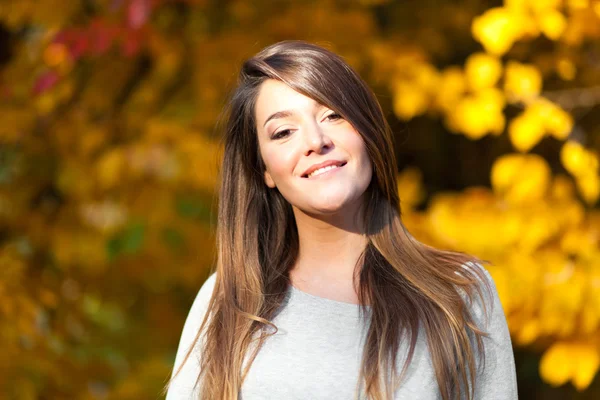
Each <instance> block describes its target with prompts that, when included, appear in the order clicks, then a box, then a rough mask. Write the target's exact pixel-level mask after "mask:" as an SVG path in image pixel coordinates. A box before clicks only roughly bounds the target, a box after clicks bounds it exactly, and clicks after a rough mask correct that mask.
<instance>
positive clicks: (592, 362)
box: [573, 344, 600, 391]
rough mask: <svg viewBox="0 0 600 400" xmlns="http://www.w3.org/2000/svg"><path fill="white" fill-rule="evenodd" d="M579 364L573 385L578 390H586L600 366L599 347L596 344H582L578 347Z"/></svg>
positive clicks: (575, 371) (574, 372)
mask: <svg viewBox="0 0 600 400" xmlns="http://www.w3.org/2000/svg"><path fill="white" fill-rule="evenodd" d="M576 358H577V365H576V367H575V370H574V371H573V386H575V388H576V389H577V390H578V391H582V390H585V389H586V388H587V387H588V386H589V385H590V383H592V380H593V379H594V376H595V375H596V373H597V372H598V367H599V366H600V356H599V354H598V347H597V346H594V345H588V344H581V345H579V346H577V349H576Z"/></svg>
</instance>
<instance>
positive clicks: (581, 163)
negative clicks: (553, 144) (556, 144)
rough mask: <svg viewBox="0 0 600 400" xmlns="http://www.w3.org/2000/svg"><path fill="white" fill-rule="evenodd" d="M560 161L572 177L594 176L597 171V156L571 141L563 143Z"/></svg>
mask: <svg viewBox="0 0 600 400" xmlns="http://www.w3.org/2000/svg"><path fill="white" fill-rule="evenodd" d="M560 161H561V162H562V165H563V166H564V167H565V169H566V170H567V171H569V173H571V174H572V175H573V176H576V177H578V176H585V175H589V174H595V173H597V171H598V156H597V155H596V154H595V153H592V152H590V151H588V150H587V149H586V148H585V147H583V145H581V144H580V143H577V142H575V141H573V140H569V141H567V142H565V144H564V145H563V146H562V148H561V151H560Z"/></svg>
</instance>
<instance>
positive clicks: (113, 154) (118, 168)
mask: <svg viewBox="0 0 600 400" xmlns="http://www.w3.org/2000/svg"><path fill="white" fill-rule="evenodd" d="M124 168H125V154H124V153H123V149H121V148H115V149H112V150H110V151H108V152H106V153H104V154H103V155H102V156H101V157H100V159H99V160H98V162H97V164H96V177H97V179H98V184H99V185H100V187H101V188H103V189H108V188H111V187H113V186H115V185H116V184H117V183H118V182H119V180H120V179H121V178H122V174H123V172H124Z"/></svg>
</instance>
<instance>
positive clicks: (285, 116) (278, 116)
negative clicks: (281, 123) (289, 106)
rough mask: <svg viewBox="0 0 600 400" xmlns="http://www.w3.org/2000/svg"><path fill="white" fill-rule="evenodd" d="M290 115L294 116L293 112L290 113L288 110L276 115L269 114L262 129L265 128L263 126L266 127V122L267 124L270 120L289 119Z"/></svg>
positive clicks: (278, 112)
mask: <svg viewBox="0 0 600 400" xmlns="http://www.w3.org/2000/svg"><path fill="white" fill-rule="evenodd" d="M292 115H294V112H293V111H290V110H283V111H277V112H276V113H273V114H271V115H270V116H269V118H267V120H266V121H265V123H264V124H263V128H264V127H265V125H267V122H269V121H270V120H272V119H278V118H288V117H291V116H292Z"/></svg>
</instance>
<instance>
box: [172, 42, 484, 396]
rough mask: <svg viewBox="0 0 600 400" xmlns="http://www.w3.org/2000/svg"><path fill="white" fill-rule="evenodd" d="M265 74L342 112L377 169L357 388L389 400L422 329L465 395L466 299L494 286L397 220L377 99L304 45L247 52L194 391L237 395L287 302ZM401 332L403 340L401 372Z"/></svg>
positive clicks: (474, 340) (470, 362)
mask: <svg viewBox="0 0 600 400" xmlns="http://www.w3.org/2000/svg"><path fill="white" fill-rule="evenodd" d="M267 79H276V80H279V81H281V82H283V83H285V84H287V85H288V86H290V87H291V88H292V89H294V90H296V91H297V92H299V93H301V94H303V95H305V96H308V97H310V98H312V99H314V100H315V101H317V102H319V103H320V104H323V105H325V106H327V107H329V108H331V109H333V110H335V111H336V112H337V113H339V114H340V115H341V116H342V117H343V118H345V119H346V120H347V121H348V122H349V123H351V124H352V125H353V126H354V128H355V129H356V130H357V131H358V132H359V133H360V135H361V136H362V138H363V140H364V142H365V145H366V148H367V151H368V154H369V157H370V160H371V162H372V165H373V176H372V180H371V183H370V185H369V187H368V188H367V193H366V196H365V204H364V205H363V207H364V211H365V212H364V213H363V215H364V218H365V220H364V226H365V227H367V230H366V237H367V239H368V244H367V246H366V248H365V250H364V252H363V254H362V256H361V258H360V260H359V262H358V263H357V268H359V269H358V270H357V271H358V272H359V273H358V278H359V283H358V288H359V289H358V293H357V294H358V298H359V302H360V303H361V311H362V315H366V314H367V312H366V309H367V306H366V304H367V303H368V304H369V305H370V307H371V311H370V313H369V314H370V325H369V330H368V332H367V336H366V341H365V348H364V350H363V357H362V364H361V376H360V379H359V386H360V387H362V388H363V389H364V393H365V394H366V395H367V397H368V398H370V399H391V398H393V392H394V391H395V390H396V388H397V387H398V385H400V384H401V380H402V377H403V375H404V373H405V371H406V369H407V367H408V365H409V364H410V362H411V360H412V358H413V354H414V349H415V346H416V341H417V335H418V332H419V330H420V329H419V328H420V327H421V328H422V329H423V330H424V332H425V334H426V337H427V343H428V348H429V352H430V355H431V359H432V363H433V367H434V369H435V374H436V378H437V382H438V385H439V389H440V393H441V395H442V398H443V399H444V400H450V399H458V398H467V399H472V398H473V389H474V387H475V379H476V376H477V371H478V368H479V367H481V364H479V363H478V362H477V360H478V357H476V355H477V354H478V355H479V356H480V357H481V356H482V355H483V341H482V336H486V333H485V332H483V331H481V330H480V329H479V328H478V327H477V325H476V324H475V322H474V319H473V317H472V315H471V314H470V312H469V308H468V306H467V299H468V301H469V302H470V301H472V300H473V297H474V296H475V295H477V296H478V298H479V300H481V302H482V303H483V290H482V285H481V283H482V282H483V283H485V284H484V285H483V287H486V286H487V288H488V290H489V289H490V288H489V285H487V280H486V278H485V276H484V272H483V270H482V269H480V268H468V267H467V266H469V265H471V266H475V265H476V264H475V263H477V264H479V263H481V260H479V259H477V258H475V257H472V256H469V255H466V254H462V253H456V252H450V251H442V250H438V249H435V248H432V247H430V246H427V245H425V244H423V243H420V242H418V241H417V240H416V239H415V238H413V237H412V236H411V235H410V234H409V232H408V231H407V230H406V228H405V227H404V225H403V224H402V220H401V211H400V199H399V198H398V191H397V184H396V172H397V171H396V168H397V167H396V163H395V157H394V154H393V146H392V134H391V130H390V128H389V125H388V124H387V122H386V119H385V117H384V114H383V112H382V110H381V107H380V106H379V103H378V101H377V99H376V97H375V95H374V94H373V92H372V91H371V90H370V89H369V87H368V86H367V85H366V84H365V82H364V81H363V80H362V79H361V78H360V77H359V76H358V74H357V73H356V72H355V71H354V70H353V69H352V68H351V67H350V66H348V64H346V62H344V60H343V59H342V58H341V57H339V56H337V55H336V54H334V53H332V52H330V51H328V50H326V49H324V48H321V47H319V46H316V45H313V44H309V43H306V42H301V41H285V42H280V43H276V44H274V45H271V46H269V47H267V48H265V49H263V50H262V51H261V52H259V53H258V54H257V55H255V56H254V57H252V58H250V59H249V60H247V61H246V62H245V63H244V64H243V66H242V69H241V72H240V75H239V82H238V86H237V88H236V90H235V91H234V93H233V95H232V97H231V101H230V103H229V108H228V114H227V115H228V116H227V125H226V130H225V140H224V143H225V149H224V155H223V163H222V169H221V174H222V177H221V187H220V193H219V213H218V226H217V248H218V249H217V251H218V253H217V257H218V259H217V260H218V261H217V266H216V282H215V287H214V291H213V294H212V297H211V299H210V302H209V305H208V311H207V313H206V315H205V317H204V320H203V322H202V326H201V328H200V329H199V332H198V333H197V335H196V339H195V341H194V345H193V346H192V347H191V349H194V348H196V344H197V343H198V341H200V343H201V344H202V346H201V349H202V353H201V372H200V376H199V377H198V382H197V383H199V384H200V385H201V390H200V398H201V399H209V400H231V399H233V400H236V399H238V393H239V391H240V388H241V386H242V382H243V380H244V378H245V375H246V373H247V371H248V369H249V367H250V365H251V364H252V361H253V360H254V358H255V356H256V354H257V353H258V351H259V350H260V347H261V345H262V343H263V342H264V341H265V340H266V339H268V337H269V335H271V334H272V330H271V331H270V333H269V332H268V329H265V328H268V327H269V326H271V327H274V325H273V323H272V322H271V320H272V318H274V316H275V315H276V312H277V310H278V309H279V308H280V307H281V306H282V303H283V301H284V299H285V295H286V291H287V288H288V285H289V284H290V281H289V270H290V269H291V267H292V266H293V265H294V262H295V260H296V257H297V256H298V249H299V247H298V233H297V229H296V223H295V220H294V215H293V213H292V208H291V205H290V204H289V203H288V202H287V201H286V200H285V199H284V198H283V196H282V195H281V194H280V193H279V191H278V190H277V189H276V188H275V189H270V188H269V187H267V185H266V184H265V182H264V170H265V166H264V164H263V161H262V159H261V156H260V152H259V146H258V139H257V130H256V119H255V103H256V98H257V94H258V91H259V88H260V85H261V84H262V83H263V82H264V81H265V80H267ZM463 296H464V297H463ZM484 311H485V313H486V314H487V311H486V310H484ZM275 329H276V327H275ZM400 340H408V343H410V346H409V351H408V356H407V359H406V360H405V362H404V365H403V368H402V370H401V371H400V374H398V371H397V353H398V349H399V344H400ZM254 344H256V345H254ZM475 346H476V347H475ZM190 354H191V350H190V351H189V352H188V353H187V355H186V357H185V360H184V363H185V362H186V361H187V359H188V358H189V356H190ZM248 354H249V355H250V357H249V358H248V360H249V361H248V362H246V361H245V360H246V357H247V355H248ZM182 364H183V363H182ZM359 389H360V388H359Z"/></svg>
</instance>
